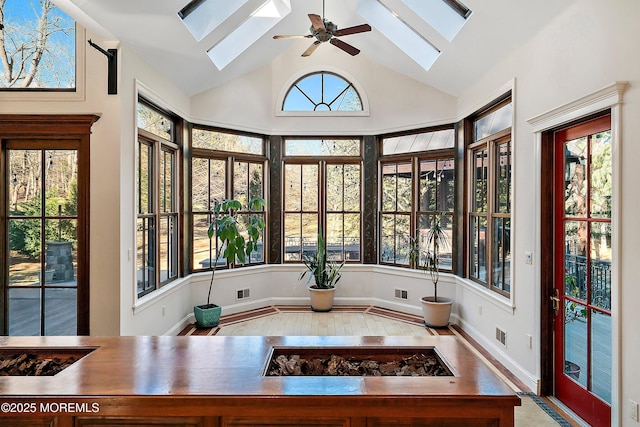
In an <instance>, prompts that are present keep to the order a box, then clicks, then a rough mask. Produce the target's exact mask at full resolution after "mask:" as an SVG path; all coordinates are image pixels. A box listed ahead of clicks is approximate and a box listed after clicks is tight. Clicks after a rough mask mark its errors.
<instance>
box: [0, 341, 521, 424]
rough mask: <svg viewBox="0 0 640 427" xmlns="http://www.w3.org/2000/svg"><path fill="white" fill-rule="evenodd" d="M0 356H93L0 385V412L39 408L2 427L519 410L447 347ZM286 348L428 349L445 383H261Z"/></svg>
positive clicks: (451, 416)
mask: <svg viewBox="0 0 640 427" xmlns="http://www.w3.org/2000/svg"><path fill="white" fill-rule="evenodd" d="M0 347H2V348H3V349H5V350H7V351H9V350H11V351H13V350H15V349H19V348H23V349H27V348H29V349H34V348H36V349H47V348H48V349H61V348H63V349H66V350H68V349H73V348H84V349H92V350H93V351H91V352H90V353H89V354H87V355H86V356H84V357H83V358H82V359H80V360H78V361H77V362H75V363H74V364H73V365H72V367H70V368H67V369H65V370H64V371H62V372H60V373H58V374H56V375H54V376H50V377H0V396H1V398H0V401H2V402H4V403H8V404H10V405H11V404H13V405H14V407H16V408H19V407H20V405H22V406H24V404H25V403H26V402H29V404H32V405H35V407H36V408H39V409H38V411H39V412H36V413H28V414H27V413H15V414H9V413H5V414H2V416H3V417H5V418H0V426H2V427H5V426H6V427H13V426H16V427H17V426H24V425H30V426H36V427H98V426H114V427H142V426H149V427H152V426H160V427H170V426H171V427H173V426H176V427H177V426H180V427H249V426H251V427H294V426H295V427H391V426H393V427H414V426H416V427H417V426H420V427H425V426H427V427H428V426H434V427H435V426H439V427H443V426H444V427H452V426H465V427H471V426H478V427H487V426H500V427H513V422H514V417H513V408H514V406H518V405H520V398H519V397H518V396H517V395H516V394H515V392H514V391H513V390H511V389H510V388H509V387H508V386H507V385H506V384H505V383H504V382H503V381H502V380H500V379H499V378H498V377H497V376H496V375H495V374H494V373H493V372H492V371H491V369H489V368H488V367H487V366H486V365H485V364H484V363H483V362H482V361H481V360H480V359H478V357H477V356H475V355H474V354H473V353H472V352H471V351H469V350H468V349H467V348H466V347H465V346H464V345H463V344H462V343H460V342H458V341H457V339H456V338H455V337H453V336H448V337H255V336H254V337H239V336H238V337H216V336H212V337H209V336H206V337H205V336H202V337H105V338H98V337H0ZM291 347H301V348H316V349H317V348H321V349H322V350H323V351H324V349H326V348H330V349H332V351H335V350H337V349H342V350H344V349H345V348H347V349H348V348H352V347H353V349H354V352H358V351H360V352H362V351H363V349H365V350H367V351H370V350H369V349H373V350H375V349H380V348H386V349H389V348H391V349H396V351H400V350H402V351H404V350H405V349H418V350H422V351H424V350H426V349H429V350H433V351H436V352H437V353H438V354H439V355H440V357H441V358H442V359H443V360H444V361H445V362H446V365H447V367H448V369H449V370H450V371H451V375H450V376H445V377H397V376H396V377H360V376H350V377H328V376H317V377H268V376H265V375H264V371H265V366H266V362H267V361H268V360H269V357H270V355H271V354H272V353H273V351H274V349H276V348H277V349H282V348H291ZM12 349H13V350H12ZM355 349H358V350H355ZM9 415H11V416H9Z"/></svg>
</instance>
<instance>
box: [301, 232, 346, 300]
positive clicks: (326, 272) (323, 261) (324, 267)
mask: <svg viewBox="0 0 640 427" xmlns="http://www.w3.org/2000/svg"><path fill="white" fill-rule="evenodd" d="M302 262H303V263H304V265H305V266H306V267H307V269H306V270H305V271H303V272H302V273H300V277H299V278H298V280H302V279H303V278H304V277H305V276H306V275H307V273H309V278H308V279H307V284H309V283H310V282H311V278H313V279H314V281H315V285H314V286H313V287H314V288H316V289H331V288H335V286H336V284H337V283H338V281H339V280H340V278H341V277H342V273H341V270H342V267H344V261H343V262H342V263H336V262H333V261H329V260H327V247H326V242H325V240H324V237H323V236H322V228H319V229H318V250H317V251H316V253H315V254H313V255H303V256H302Z"/></svg>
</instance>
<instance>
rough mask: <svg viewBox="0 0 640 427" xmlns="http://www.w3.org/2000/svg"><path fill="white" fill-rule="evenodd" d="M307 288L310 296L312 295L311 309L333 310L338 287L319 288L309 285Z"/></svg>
mask: <svg viewBox="0 0 640 427" xmlns="http://www.w3.org/2000/svg"><path fill="white" fill-rule="evenodd" d="M307 289H309V296H310V297H311V310H313V311H331V308H332V307H333V295H334V293H335V292H336V288H329V289H318V288H314V287H311V286H309V287H308V288H307Z"/></svg>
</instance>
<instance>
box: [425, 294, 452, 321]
mask: <svg viewBox="0 0 640 427" xmlns="http://www.w3.org/2000/svg"><path fill="white" fill-rule="evenodd" d="M420 302H421V303H422V315H423V316H424V324H425V325H427V326H430V327H433V328H443V327H445V326H447V325H448V324H449V316H451V305H452V304H453V300H452V299H449V298H442V297H439V298H438V302H435V301H434V300H433V297H422V298H420Z"/></svg>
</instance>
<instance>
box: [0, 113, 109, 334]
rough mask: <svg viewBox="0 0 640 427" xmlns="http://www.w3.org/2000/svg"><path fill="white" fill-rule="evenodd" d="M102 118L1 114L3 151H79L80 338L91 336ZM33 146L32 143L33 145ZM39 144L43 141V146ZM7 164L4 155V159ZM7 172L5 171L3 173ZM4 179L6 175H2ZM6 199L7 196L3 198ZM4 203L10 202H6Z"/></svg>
mask: <svg viewBox="0 0 640 427" xmlns="http://www.w3.org/2000/svg"><path fill="white" fill-rule="evenodd" d="M99 118H100V116H98V115H93V114H86V115H73V114H70V115H66V114H51V115H26V114H0V141H2V145H3V148H2V151H3V152H4V148H5V147H6V146H9V147H10V146H11V145H12V144H11V143H7V142H6V140H8V139H12V140H24V144H22V143H21V147H31V146H32V147H34V148H35V147H36V146H37V147H39V148H46V146H51V147H53V148H55V149H59V148H63V149H64V148H70V149H76V150H78V177H79V178H80V179H78V230H77V233H78V235H77V239H78V250H77V265H78V270H77V273H76V274H77V284H78V286H77V292H78V294H77V316H78V324H77V333H78V335H89V333H90V319H89V310H90V296H89V277H90V274H89V260H90V246H91V245H90V240H89V239H90V225H89V218H90V216H89V214H90V182H89V177H90V166H91V156H90V140H91V138H90V136H91V126H92V125H93V123H95V122H96V121H97V120H98V119H99ZM29 140H31V141H33V142H31V141H29ZM38 140H43V141H42V143H40V142H39V141H38ZM2 160H3V163H4V155H3V159H2ZM2 172H6V171H4V169H3V170H2ZM2 176H4V174H3V175H2ZM3 197H6V194H5V195H3ZM3 200H4V201H6V199H4V198H3ZM5 221H6V220H5V219H4V217H3V218H2V224H1V226H2V229H4V228H5V226H6V224H5V223H4V222H5ZM5 246H6V245H4V243H3V246H2V247H0V253H1V254H2V258H3V259H2V265H3V268H2V270H3V271H2V274H3V280H4V273H5V272H6V268H7V265H6V262H7V261H6V258H7V257H6V256H5V254H6V251H7V248H6V247H5ZM5 298H6V296H5V295H4V292H3V297H2V301H1V302H2V303H3V305H2V311H5V310H4V307H5V303H6V299H5ZM3 314H4V315H3V320H2V322H1V323H2V324H1V325H0V326H2V331H3V332H5V333H6V328H7V323H6V320H7V319H6V315H7V313H3Z"/></svg>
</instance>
